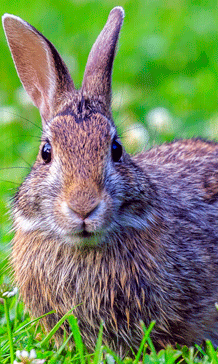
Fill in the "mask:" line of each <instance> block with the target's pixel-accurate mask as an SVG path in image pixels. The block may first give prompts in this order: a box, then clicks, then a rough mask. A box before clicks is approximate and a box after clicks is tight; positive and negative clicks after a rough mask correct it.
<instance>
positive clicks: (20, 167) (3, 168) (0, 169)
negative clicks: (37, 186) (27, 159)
mask: <svg viewBox="0 0 218 364" xmlns="http://www.w3.org/2000/svg"><path fill="white" fill-rule="evenodd" d="M15 168H18V169H22V168H23V169H29V168H28V167H24V166H17V167H2V168H0V171H2V170H5V169H15Z"/></svg>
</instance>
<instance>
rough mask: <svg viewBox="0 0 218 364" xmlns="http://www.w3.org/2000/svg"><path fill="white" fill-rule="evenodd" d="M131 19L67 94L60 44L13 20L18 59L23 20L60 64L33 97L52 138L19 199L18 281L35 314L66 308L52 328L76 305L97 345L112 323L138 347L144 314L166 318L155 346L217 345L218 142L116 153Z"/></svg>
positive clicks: (29, 83)
mask: <svg viewBox="0 0 218 364" xmlns="http://www.w3.org/2000/svg"><path fill="white" fill-rule="evenodd" d="M122 18H123V12H122V9H121V8H119V7H118V8H115V9H113V10H112V11H111V13H110V15H109V19H108V22H107V23H106V25H105V28H104V29H103V31H102V33H101V34H100V35H99V37H98V39H97V41H96V43H95V45H94V46H93V49H92V51H91V53H90V56H89V59H88V62H87V66H86V71H85V75H84V81H83V86H82V88H81V90H79V91H76V90H75V89H74V88H73V83H71V81H69V80H68V76H66V79H67V81H66V82H67V85H68V86H67V87H65V86H63V93H62V92H61V89H62V81H63V80H64V79H65V78H64V77H63V75H62V76H61V77H60V76H59V75H58V73H61V74H62V73H64V75H68V71H67V70H66V69H65V67H66V66H65V65H64V63H62V61H61V58H60V56H59V55H58V56H57V54H56V52H57V51H56V50H54V49H53V48H50V47H53V46H52V45H50V43H49V42H48V41H47V40H46V39H45V38H44V37H42V36H41V35H40V33H38V32H37V31H36V30H35V29H34V28H32V27H31V26H30V25H29V24H27V23H24V22H23V21H22V20H19V19H18V18H16V19H14V18H13V17H12V18H10V17H9V18H8V17H6V18H5V20H4V26H5V31H6V34H7V36H8V42H9V46H10V48H11V51H12V54H13V55H14V53H16V54H17V52H18V49H19V46H18V45H19V34H17V33H16V37H15V36H14V35H13V27H15V28H16V29H17V28H22V31H21V36H22V37H23V34H25V32H27V33H28V37H30V38H31V37H32V36H34V37H37V38H36V39H37V41H36V43H37V44H38V45H39V44H40V46H41V47H43V49H46V48H47V47H48V52H47V54H49V59H48V60H47V61H48V62H49V65H50V66H51V70H50V76H49V75H45V77H44V76H42V77H44V78H43V82H42V83H43V85H41V86H40V87H42V94H41V95H40V96H39V95H38V93H37V92H32V93H31V96H32V98H33V101H34V102H35V104H37V103H38V100H39V99H40V102H41V104H40V105H42V106H40V105H39V109H40V112H41V115H42V118H43V135H42V143H41V146H40V151H39V155H38V157H37V160H36V162H35V164H34V166H33V168H32V171H31V172H30V174H29V175H28V176H27V178H26V179H25V181H24V182H23V184H22V185H21V186H20V188H19V190H18V192H17V194H16V196H15V199H14V206H13V214H14V215H13V216H14V228H15V237H14V241H13V253H12V264H13V267H14V272H15V280H16V282H17V284H18V285H19V287H20V292H21V296H22V298H23V300H24V302H25V304H26V306H27V308H28V309H29V310H30V312H31V313H32V314H33V315H34V316H40V315H43V314H44V313H46V312H48V311H50V310H52V309H55V310H56V314H53V315H49V316H47V317H46V318H44V319H43V324H44V325H45V326H46V328H47V329H50V328H51V327H52V326H53V325H54V324H55V323H56V322H57V320H58V319H59V318H60V317H62V316H63V315H64V314H65V313H66V312H67V311H68V310H70V309H71V308H72V307H75V306H77V305H78V306H77V307H76V308H75V311H74V313H75V315H76V316H77V317H78V322H79V326H80V328H81V332H82V335H83V337H84V340H85V343H86V345H87V347H89V348H90V349H93V347H94V346H95V343H96V339H97V335H98V330H99V326H100V323H101V321H102V320H103V322H104V335H103V341H104V343H105V344H107V345H109V346H110V347H111V348H112V349H114V350H115V351H116V352H118V353H119V354H120V355H125V354H127V353H131V350H130V348H133V349H134V350H137V348H138V346H139V344H140V341H141V339H142V329H141V326H140V320H142V321H144V323H145V325H146V326H148V325H149V323H150V322H151V320H156V325H155V328H154V330H153V331H152V334H151V336H152V339H153V341H154V344H155V346H156V348H157V349H159V348H161V347H163V346H166V345H167V344H172V345H174V344H175V343H176V342H177V343H179V344H181V345H183V344H186V345H192V344H194V343H198V344H201V343H202V341H203V340H205V339H211V340H212V342H213V344H214V345H218V315H217V311H216V308H215V302H216V301H217V299H218V244H217V242H218V220H217V212H218V173H217V170H218V163H217V160H218V144H217V143H215V142H209V141H204V140H201V139H191V140H179V141H175V142H173V143H169V144H163V145H161V146H157V147H154V148H152V149H151V150H148V151H145V152H143V153H141V154H138V155H136V156H134V157H131V156H129V155H128V154H127V153H126V152H125V150H123V153H122V157H121V158H120V160H118V161H114V160H113V149H112V146H113V143H114V139H116V140H117V141H118V137H117V133H116V129H115V126H114V123H113V121H112V119H111V112H110V92H111V91H110V82H111V71H112V64H113V58H114V52H115V47H116V43H117V39H118V34H119V30H120V27H121V24H122ZM17 22H18V23H19V27H18V25H17ZM8 23H9V31H8V29H7V28H8V25H7V24H8ZM34 39H35V38H34ZM16 44H17V45H16ZM51 49H52V50H51ZM26 52H27V55H26V56H27V57H28V62H31V57H30V55H29V54H28V50H26ZM23 57H24V59H25V56H24V55H23ZM15 58H16V57H14V60H15V63H16V67H17V69H18V72H19V75H20V77H21V80H22V81H23V83H24V86H25V87H26V89H27V91H28V90H29V88H30V87H31V90H33V91H34V87H37V82H38V78H37V80H34V79H33V78H34V77H33V75H32V74H31V75H28V72H26V71H25V74H24V75H22V70H21V68H22V67H21V68H20V65H19V59H18V58H19V57H17V58H16V59H15ZM57 59H58V62H57ZM44 62H45V60H43V61H42V65H43V64H44ZM60 64H61V66H60ZM31 67H34V61H32V64H31ZM39 69H40V67H39V65H37V70H39ZM19 70H21V71H19ZM57 70H59V72H57ZM51 75H52V76H51ZM54 75H56V76H55V77H56V78H57V80H56V81H55V82H53V86H52V91H53V94H54V96H53V97H52V96H51V94H52V93H50V92H48V90H49V89H50V87H51V83H52V81H54V80H53V77H54ZM23 77H24V80H23ZM46 82H48V84H46ZM69 85H70V86H69ZM34 95H36V96H34ZM35 97H36V99H35ZM44 99H45V100H46V105H47V106H46V110H47V111H45V104H43V100H44ZM57 100H59V101H58V102H57ZM47 115H50V116H49V117H47ZM48 142H49V143H50V145H51V147H52V153H51V161H50V162H49V163H46V162H45V161H43V158H42V150H43V146H44V145H45V143H48ZM59 335H60V336H61V333H59Z"/></svg>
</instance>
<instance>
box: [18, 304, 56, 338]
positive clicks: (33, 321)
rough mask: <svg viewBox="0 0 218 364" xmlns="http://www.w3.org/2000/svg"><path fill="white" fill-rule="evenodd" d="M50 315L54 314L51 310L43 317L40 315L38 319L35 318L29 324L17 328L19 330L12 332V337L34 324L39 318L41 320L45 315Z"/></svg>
mask: <svg viewBox="0 0 218 364" xmlns="http://www.w3.org/2000/svg"><path fill="white" fill-rule="evenodd" d="M52 313H55V311H54V310H53V311H50V312H47V313H45V314H44V315H42V316H40V317H37V318H35V319H33V320H31V321H30V322H27V323H26V324H25V325H23V326H21V327H19V329H17V330H16V331H15V332H14V335H17V334H20V333H21V332H22V330H25V329H26V328H27V327H28V326H29V325H31V324H34V323H35V322H37V321H39V320H40V319H41V318H43V317H45V316H47V315H51V314H52Z"/></svg>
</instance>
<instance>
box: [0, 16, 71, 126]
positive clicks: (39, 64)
mask: <svg viewBox="0 0 218 364" xmlns="http://www.w3.org/2000/svg"><path fill="white" fill-rule="evenodd" d="M2 21H3V27H4V30H5V34H6V38H7V41H8V45H9V47H10V50H11V54H12V57H13V60H14V63H15V66H16V69H17V73H18V75H19V77H20V80H21V82H22V84H23V86H24V88H25V89H26V91H27V93H28V94H29V95H30V97H31V99H32V101H33V103H34V105H35V106H37V107H38V108H39V110H40V113H41V116H42V119H43V122H44V123H45V122H48V121H49V120H50V118H52V116H54V113H55V110H56V109H57V108H58V106H59V104H60V102H61V101H62V100H63V98H64V97H65V96H66V95H67V93H68V92H69V91H73V90H74V84H73V81H72V79H71V76H70V73H69V71H68V69H67V67H66V65H65V63H64V61H63V60H62V58H61V56H60V55H59V53H58V52H57V50H56V49H55V48H54V46H53V45H52V44H51V43H50V42H49V41H48V40H47V39H46V38H45V37H44V36H43V35H42V34H41V33H39V32H38V31H37V30H36V29H35V28H34V27H32V26H31V25H30V24H28V23H27V22H25V21H24V20H22V19H21V18H19V17H17V16H14V15H10V14H5V15H4V16H3V18H2Z"/></svg>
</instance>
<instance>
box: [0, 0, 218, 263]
mask: <svg viewBox="0 0 218 364" xmlns="http://www.w3.org/2000/svg"><path fill="white" fill-rule="evenodd" d="M117 5H121V6H123V7H124V10H125V13H126V17H125V21H124V26H123V28H122V31H121V37H120V42H119V51H118V54H117V56H116V59H115V63H114V72H113V111H114V118H115V122H116V124H117V125H118V130H119V132H120V134H121V137H122V139H123V143H124V145H125V147H126V149H127V150H128V151H130V152H135V151H137V150H140V149H142V147H143V146H145V147H146V148H148V147H151V146H152V145H153V144H155V143H161V142H164V141H169V140H172V139H173V138H180V137H182V138H188V137H193V136H202V137H207V138H212V139H216V138H217V134H218V126H217V125H218V123H217V121H218V106H217V101H218V6H217V1H210V0H209V1H193V0H192V1H184V0H170V1H167V0H147V1H145V0H129V1H128V0H126V1H125V0H119V2H118V0H116V1H115V0H107V1H106V0H98V1H95V0H92V1H88V0H81V1H80V0H71V1H70V0H53V1H48V0H37V1H36V0H34V1H33V0H29V1H26V0H19V1H17V0H16V1H13V0H11V1H8V0H1V2H0V13H1V15H3V14H4V13H5V12H8V13H12V14H15V15H18V16H20V17H21V18H23V19H24V20H27V21H28V22H30V23H31V24H32V25H34V26H35V27H36V28H37V29H38V30H40V31H41V32H42V33H43V34H44V35H45V36H46V37H47V38H48V39H49V40H50V41H51V42H52V43H53V44H54V45H55V46H56V48H57V49H58V50H59V52H60V53H61V55H62V56H63V58H64V60H65V62H66V63H67V65H68V67H69V69H70V72H71V74H72V76H73V79H74V82H75V85H76V86H77V87H79V86H80V85H81V81H82V77H83V72H84V68H85V64H86V60H87V57H88V53H89V51H90V49H91V46H92V44H93V43H94V41H95V39H96V37H97V36H98V34H99V32H100V31H101V29H102V27H103V26H104V24H105V22H106V19H107V16H108V14H109V11H110V10H111V9H112V7H114V6H117ZM0 46H1V52H0V72H1V73H0V124H1V125H0V127H1V129H0V130H1V132H0V168H1V169H0V268H3V269H4V264H5V260H4V259H5V257H6V256H7V254H8V249H9V242H10V239H11V236H12V235H13V234H12V233H10V218H9V215H8V214H7V211H8V206H9V204H10V197H11V196H12V195H13V193H14V192H15V191H16V188H17V186H18V185H19V183H21V181H22V179H23V178H24V176H25V175H26V174H27V173H28V171H29V170H30V167H31V165H32V163H33V161H34V158H35V156H36V154H37V150H38V145H39V139H40V130H39V128H38V127H37V126H40V117H39V113H38V111H37V109H36V108H35V107H34V106H32V104H31V102H30V100H29V99H28V97H27V96H26V94H25V92H24V90H23V88H22V86H21V83H20V81H19V79H18V77H17V74H16V71H15V68H14V65H13V62H12V59H11V56H10V53H9V49H8V47H7V44H6V40H5V36H4V33H3V30H2V28H1V29H0ZM34 124H36V125H34Z"/></svg>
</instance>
